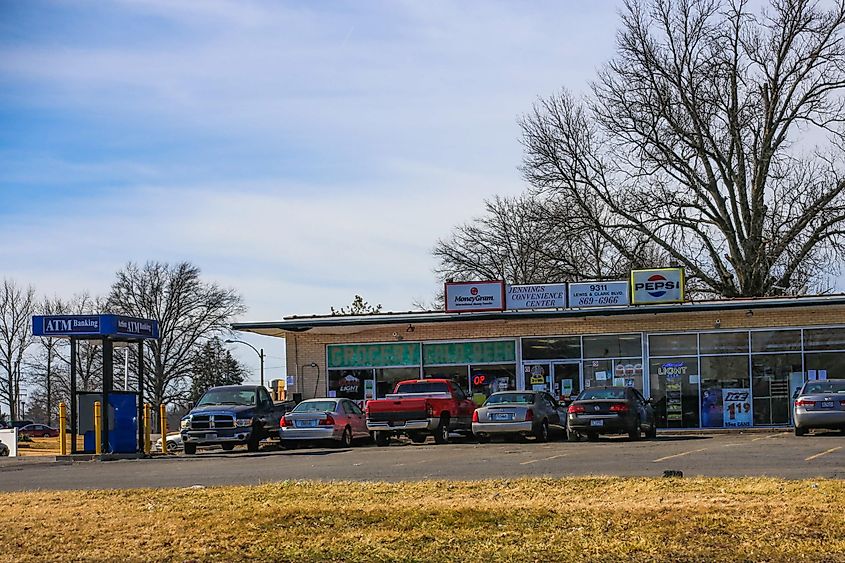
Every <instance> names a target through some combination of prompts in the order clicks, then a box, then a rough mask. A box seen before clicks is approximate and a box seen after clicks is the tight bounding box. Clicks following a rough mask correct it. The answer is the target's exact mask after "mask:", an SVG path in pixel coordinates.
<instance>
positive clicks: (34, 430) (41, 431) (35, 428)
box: [18, 424, 59, 438]
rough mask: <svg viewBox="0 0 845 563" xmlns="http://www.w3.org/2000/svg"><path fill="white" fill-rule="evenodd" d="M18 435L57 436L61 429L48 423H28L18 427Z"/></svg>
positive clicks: (34, 436)
mask: <svg viewBox="0 0 845 563" xmlns="http://www.w3.org/2000/svg"><path fill="white" fill-rule="evenodd" d="M18 436H29V437H30V438H57V437H58V436H59V431H58V430H57V429H55V428H53V427H51V426H47V425H46V424H27V425H26V426H23V427H21V428H18Z"/></svg>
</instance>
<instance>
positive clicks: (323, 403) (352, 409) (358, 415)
mask: <svg viewBox="0 0 845 563" xmlns="http://www.w3.org/2000/svg"><path fill="white" fill-rule="evenodd" d="M369 436H370V433H369V431H368V430H367V421H366V418H365V417H364V411H362V410H361V407H359V406H358V405H357V404H355V402H354V401H351V400H349V399H334V398H327V399H308V400H307V401H302V402H301V403H299V404H298V405H296V407H294V409H293V410H292V411H290V412H288V413H286V414H285V415H284V416H283V417H282V419H281V420H280V421H279V438H280V439H281V441H282V446H284V447H291V446H293V445H295V444H297V443H303V442H312V441H316V440H332V441H333V442H334V443H335V444H336V445H338V446H340V447H344V448H348V447H350V446H352V443H353V441H354V440H355V439H356V438H368V437H369Z"/></svg>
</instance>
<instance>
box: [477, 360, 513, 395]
mask: <svg viewBox="0 0 845 563" xmlns="http://www.w3.org/2000/svg"><path fill="white" fill-rule="evenodd" d="M469 372H470V396H472V398H473V400H475V402H479V399H480V401H481V402H482V403H483V402H484V400H485V399H487V397H489V396H490V395H491V394H492V393H495V392H497V391H512V390H515V389H516V364H498V365H488V366H470V370H469Z"/></svg>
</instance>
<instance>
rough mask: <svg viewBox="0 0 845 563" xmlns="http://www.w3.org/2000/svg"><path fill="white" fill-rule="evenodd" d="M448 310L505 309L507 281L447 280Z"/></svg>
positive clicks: (455, 311)
mask: <svg viewBox="0 0 845 563" xmlns="http://www.w3.org/2000/svg"><path fill="white" fill-rule="evenodd" d="M445 295H446V312H447V313H463V312H466V311H503V310H504V309H505V282H503V281H479V282H447V283H446V291H445Z"/></svg>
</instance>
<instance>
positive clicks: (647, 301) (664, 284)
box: [631, 268, 684, 305]
mask: <svg viewBox="0 0 845 563" xmlns="http://www.w3.org/2000/svg"><path fill="white" fill-rule="evenodd" d="M683 301H684V269H683V268H659V269H656V270H632V271H631V303H632V304H634V305H651V304H654V303H682V302H683Z"/></svg>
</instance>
